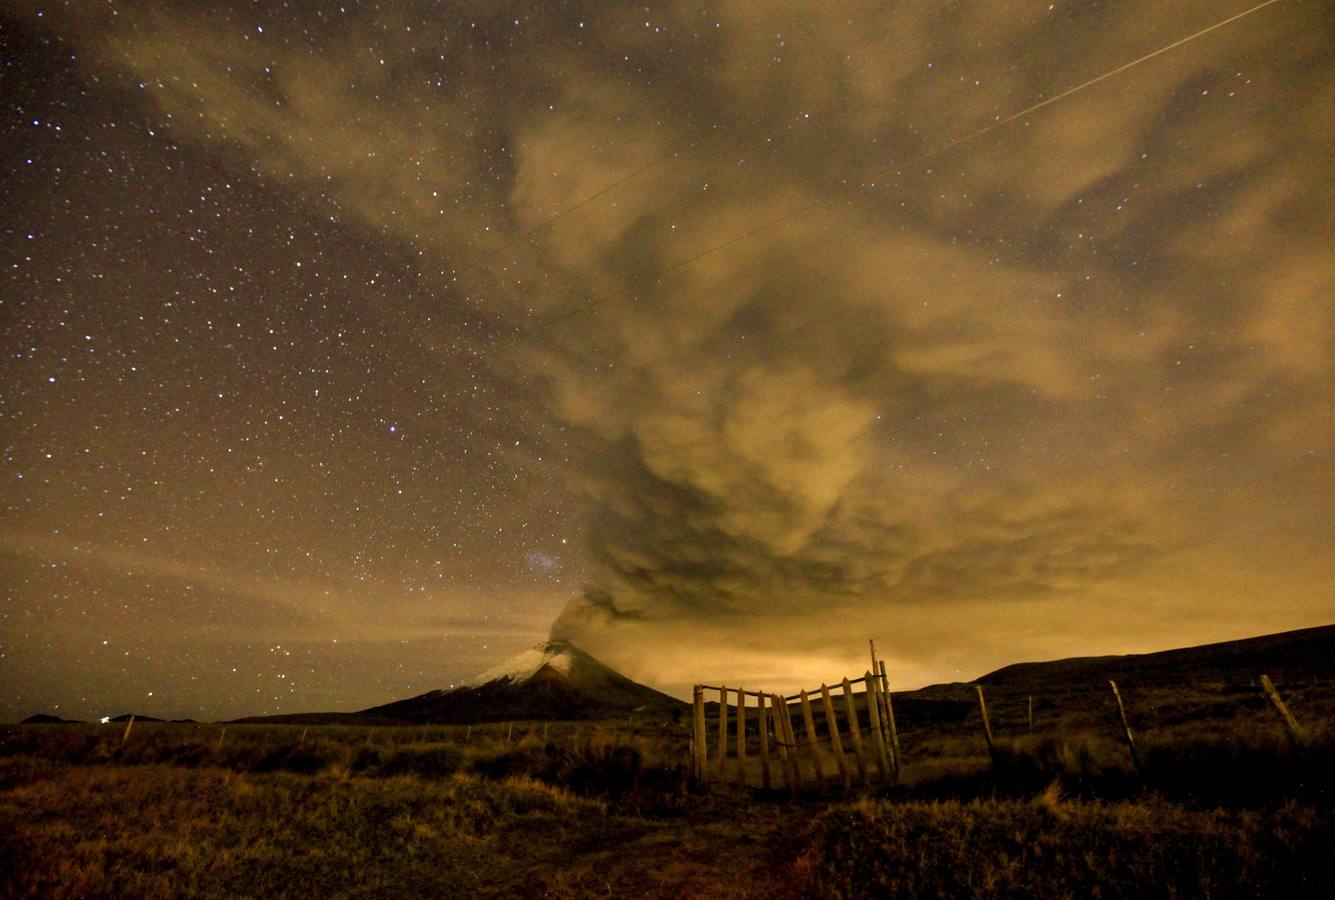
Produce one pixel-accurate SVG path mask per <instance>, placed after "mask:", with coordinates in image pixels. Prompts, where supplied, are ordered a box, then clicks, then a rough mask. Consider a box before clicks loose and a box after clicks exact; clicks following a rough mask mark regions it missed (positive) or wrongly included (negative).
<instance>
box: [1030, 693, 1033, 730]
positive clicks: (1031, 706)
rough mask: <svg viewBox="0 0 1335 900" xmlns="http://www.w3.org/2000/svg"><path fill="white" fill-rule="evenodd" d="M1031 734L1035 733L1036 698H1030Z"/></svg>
mask: <svg viewBox="0 0 1335 900" xmlns="http://www.w3.org/2000/svg"><path fill="white" fill-rule="evenodd" d="M1029 733H1030V734H1033V733H1034V698H1033V697H1032V696H1030V697H1029Z"/></svg>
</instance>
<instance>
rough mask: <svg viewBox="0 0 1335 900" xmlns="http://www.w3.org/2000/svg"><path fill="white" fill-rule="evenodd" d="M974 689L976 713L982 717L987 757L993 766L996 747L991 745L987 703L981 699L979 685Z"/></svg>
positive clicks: (981, 689) (990, 724)
mask: <svg viewBox="0 0 1335 900" xmlns="http://www.w3.org/2000/svg"><path fill="white" fill-rule="evenodd" d="M974 689H975V690H976V691H978V711H979V712H980V713H982V716H983V736H984V737H986V738H987V755H988V756H990V757H991V758H992V762H993V763H994V764H995V763H996V761H997V748H996V745H995V744H993V743H992V723H991V722H990V721H988V718H987V701H986V700H984V699H983V686H982V685H981V684H976V685H974Z"/></svg>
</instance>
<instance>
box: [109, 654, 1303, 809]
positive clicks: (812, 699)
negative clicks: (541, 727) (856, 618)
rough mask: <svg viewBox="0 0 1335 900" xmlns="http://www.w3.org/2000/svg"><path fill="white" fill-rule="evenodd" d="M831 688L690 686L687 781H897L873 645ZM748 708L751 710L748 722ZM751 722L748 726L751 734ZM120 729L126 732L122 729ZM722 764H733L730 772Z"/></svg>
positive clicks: (982, 698)
mask: <svg viewBox="0 0 1335 900" xmlns="http://www.w3.org/2000/svg"><path fill="white" fill-rule="evenodd" d="M1260 683H1261V686H1262V689H1263V690H1264V692H1265V694H1266V696H1267V697H1268V699H1269V700H1270V702H1271V703H1272V705H1273V706H1274V707H1275V710H1276V712H1277V713H1278V715H1279V717H1280V719H1281V721H1282V722H1283V724H1284V726H1285V729H1286V730H1287V731H1288V734H1289V737H1290V738H1291V739H1292V741H1293V743H1294V745H1295V746H1296V747H1297V748H1298V751H1299V752H1302V751H1303V750H1304V748H1305V745H1306V743H1307V740H1306V735H1305V734H1304V732H1303V730H1302V729H1301V727H1300V726H1299V725H1298V722H1297V720H1296V719H1295V718H1294V717H1293V714H1292V713H1291V712H1290V711H1289V709H1288V706H1287V705H1286V704H1285V703H1284V701H1283V699H1282V698H1281V697H1280V696H1279V692H1278V691H1277V690H1276V689H1275V687H1274V685H1273V684H1272V683H1271V681H1270V679H1269V678H1268V677H1267V676H1266V675H1261V676H1260ZM856 686H861V687H862V690H861V691H854V690H853V688H854V687H856ZM1108 686H1109V687H1110V688H1111V689H1112V695H1113V699H1114V700H1115V701H1116V708H1117V712H1118V717H1119V720H1120V726H1121V731H1122V733H1123V736H1124V738H1125V741H1126V745H1127V750H1128V752H1129V753H1130V756H1131V762H1132V764H1133V767H1134V768H1135V770H1136V771H1137V772H1138V773H1139V772H1140V771H1141V761H1140V757H1139V753H1138V751H1137V747H1136V741H1135V737H1134V734H1133V733H1132V729H1131V723H1130V721H1129V720H1128V717H1127V712H1126V708H1125V706H1124V705H1123V703H1122V695H1121V692H1120V691H1119V690H1118V687H1117V683H1116V682H1114V681H1109V682H1108ZM834 690H837V691H838V692H839V693H840V694H841V695H842V700H843V703H842V704H839V703H837V702H836V700H835V694H834V691H832V690H831V687H830V685H828V684H822V685H820V687H818V688H812V689H809V690H808V689H803V690H800V691H798V692H797V693H796V694H792V695H783V694H780V693H776V692H771V691H761V690H748V689H746V688H743V687H728V686H726V685H722V684H720V685H712V684H697V685H695V688H694V697H693V699H694V704H693V721H692V729H691V741H690V763H691V772H692V774H693V776H694V777H695V779H696V780H697V781H700V782H707V781H720V782H726V781H729V780H733V781H735V782H736V783H737V784H738V785H743V786H748V785H751V784H752V782H753V781H755V780H757V779H758V780H759V782H760V786H761V787H763V788H766V789H769V788H773V787H776V786H777V785H776V783H775V782H776V773H777V780H779V781H782V783H783V787H785V788H786V789H787V790H789V791H797V790H801V789H804V788H806V787H807V786H808V785H813V786H815V787H817V788H821V787H825V786H827V785H829V784H831V783H834V782H835V781H836V780H837V782H838V783H839V784H840V785H842V786H843V787H844V788H845V789H848V788H850V787H851V786H852V784H853V778H854V775H855V774H856V777H857V781H858V783H859V784H861V785H862V786H863V787H871V786H872V785H873V784H874V783H875V782H877V781H879V782H882V783H885V782H889V783H895V784H897V783H899V779H900V771H901V767H902V765H903V761H902V757H901V756H900V751H899V733H898V730H897V729H896V727H895V712H894V704H893V703H892V702H891V697H890V680H889V676H888V675H887V673H886V667H885V662H884V661H882V660H878V659H877V658H876V645H875V643H874V642H873V643H872V644H871V668H870V669H868V670H867V671H866V672H865V673H864V674H862V675H860V676H858V677H857V678H842V679H840V680H839V681H838V682H837V683H835V685H834ZM706 692H717V694H718V701H717V702H718V705H717V711H716V716H717V718H716V721H715V732H716V735H717V738H716V741H715V742H714V745H713V747H712V749H713V751H714V752H713V757H712V760H711V756H710V750H711V746H710V742H709V738H708V732H709V730H710V729H709V727H708V723H707V721H706V719H707V716H706V713H707V710H706V702H705V694H706ZM975 692H976V694H977V699H978V712H979V718H980V721H981V724H982V732H983V738H984V740H985V742H986V746H987V750H988V754H989V756H991V757H992V759H993V765H996V754H997V747H996V743H995V738H994V736H993V733H992V724H991V719H990V717H989V715H988V708H987V698H986V695H985V693H984V690H983V686H982V685H975ZM748 698H751V699H754V700H755V703H754V704H753V705H748V703H747V700H748ZM734 699H735V702H734ZM1026 700H1027V723H1028V729H1027V730H1028V732H1029V733H1030V734H1032V733H1033V728H1034V698H1033V697H1032V696H1030V697H1027V698H1026ZM794 703H795V704H796V705H797V715H798V716H800V717H801V721H802V735H801V736H800V737H799V736H798V734H797V729H796V728H795V726H794V724H793V723H794V714H793V709H792V707H793V705H794ZM748 711H752V712H754V713H755V715H754V717H753V718H750V717H748ZM752 721H754V722H755V726H754V729H753V728H752V725H751V722H752ZM818 723H819V724H818ZM863 723H865V728H866V730H865V732H864V730H863V728H864V724H863ZM730 726H731V727H730ZM822 726H823V727H822ZM126 731H127V734H128V731H129V729H128V727H127V729H126ZM822 731H823V732H824V737H823V738H822V736H821V732H822ZM730 746H731V748H732V754H731V756H730V755H729V747H730ZM752 747H754V748H755V749H756V750H757V755H756V756H755V757H752V756H751V749H752ZM752 758H755V759H756V760H757V762H758V765H756V766H752V765H751V764H750V763H749V760H751V759H752ZM730 759H731V760H732V761H733V765H732V766H731V767H730V766H729V760H730Z"/></svg>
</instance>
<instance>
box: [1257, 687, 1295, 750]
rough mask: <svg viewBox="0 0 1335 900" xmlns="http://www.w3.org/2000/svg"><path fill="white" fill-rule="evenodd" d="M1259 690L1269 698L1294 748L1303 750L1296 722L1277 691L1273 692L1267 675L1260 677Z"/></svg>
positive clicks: (1273, 688)
mask: <svg viewBox="0 0 1335 900" xmlns="http://www.w3.org/2000/svg"><path fill="white" fill-rule="evenodd" d="M1261 689H1262V690H1264V691H1265V695H1266V696H1267V697H1269V698H1270V703H1271V705H1273V706H1274V707H1275V711H1276V712H1277V713H1279V717H1280V719H1281V720H1282V721H1283V722H1284V727H1285V728H1286V729H1287V730H1288V732H1289V739H1290V740H1292V741H1293V744H1294V746H1296V747H1297V748H1298V749H1299V750H1302V749H1304V746H1305V742H1304V740H1303V732H1302V729H1301V728H1299V727H1298V720H1297V719H1295V718H1294V717H1293V713H1291V712H1289V707H1288V705H1287V704H1286V703H1285V702H1284V700H1283V699H1282V698H1281V697H1280V696H1279V691H1277V690H1275V685H1274V684H1273V683H1272V682H1271V681H1270V676H1269V675H1262V676H1261Z"/></svg>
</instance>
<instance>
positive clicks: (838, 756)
mask: <svg viewBox="0 0 1335 900" xmlns="http://www.w3.org/2000/svg"><path fill="white" fill-rule="evenodd" d="M820 700H821V706H823V707H824V708H825V728H826V730H828V731H829V732H830V746H831V747H833V748H834V761H835V764H836V765H837V766H838V767H839V780H840V781H842V782H843V784H844V790H848V787H849V778H848V760H846V759H844V743H843V741H841V740H840V739H839V720H838V719H837V718H835V715H834V701H833V700H831V699H830V689H829V688H828V687H826V686H825V685H823V684H822V685H821V686H820Z"/></svg>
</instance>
